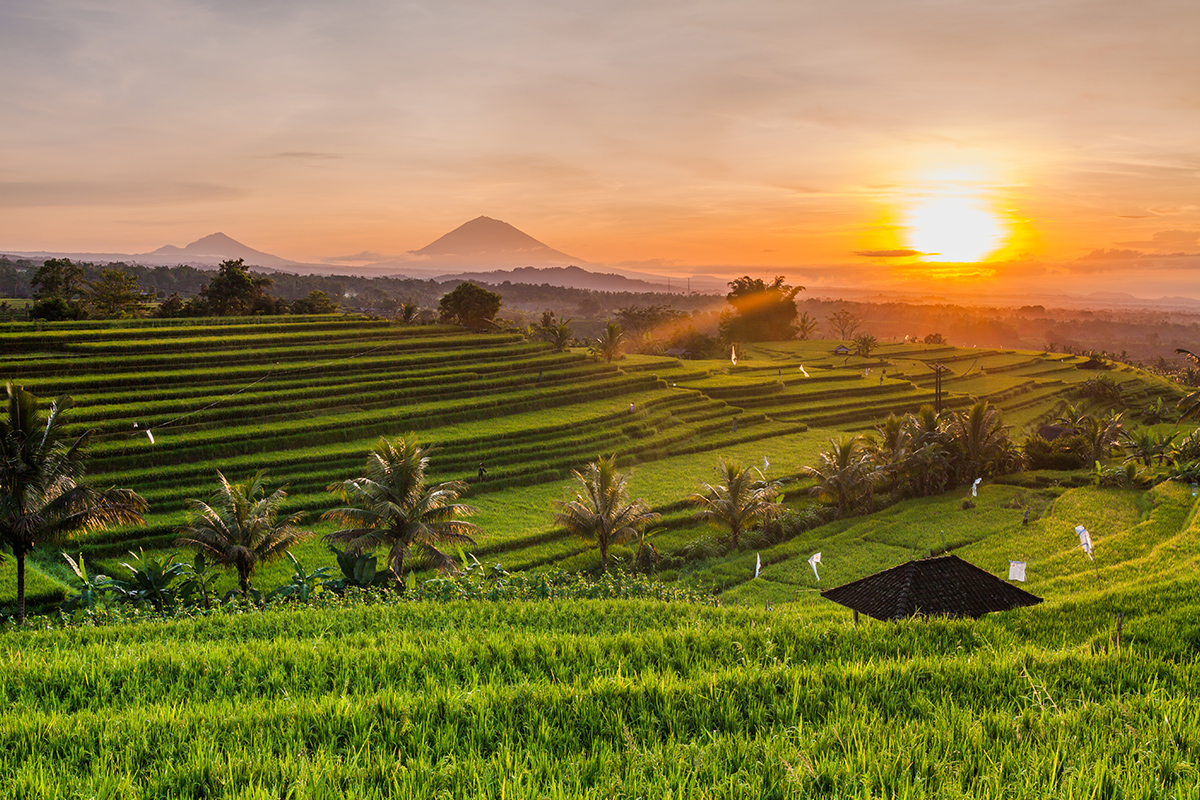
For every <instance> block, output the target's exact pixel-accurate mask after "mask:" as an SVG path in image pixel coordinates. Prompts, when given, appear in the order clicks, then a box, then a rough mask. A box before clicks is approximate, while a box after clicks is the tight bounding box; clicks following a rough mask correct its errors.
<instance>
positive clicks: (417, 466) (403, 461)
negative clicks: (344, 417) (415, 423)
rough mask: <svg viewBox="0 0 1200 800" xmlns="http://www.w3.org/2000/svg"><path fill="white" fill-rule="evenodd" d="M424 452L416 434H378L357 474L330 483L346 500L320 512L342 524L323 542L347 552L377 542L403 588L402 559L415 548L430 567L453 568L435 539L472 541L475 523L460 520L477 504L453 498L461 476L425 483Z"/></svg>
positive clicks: (459, 491) (441, 541) (476, 528)
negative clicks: (388, 436)
mask: <svg viewBox="0 0 1200 800" xmlns="http://www.w3.org/2000/svg"><path fill="white" fill-rule="evenodd" d="M428 469H429V451H428V450H426V449H425V448H423V447H422V446H421V445H420V444H418V443H417V437H416V435H415V434H412V433H410V434H406V435H404V436H400V437H398V438H396V439H395V440H393V441H388V440H387V439H380V440H379V441H378V442H377V443H376V445H375V447H373V448H372V449H371V452H370V453H368V454H367V463H366V467H365V468H364V470H363V476H362V477H361V478H351V479H349V480H346V481H342V482H341V483H335V484H333V485H331V486H330V487H329V491H331V492H337V493H338V494H339V495H340V496H341V498H342V501H343V502H345V503H347V504H348V505H346V506H344V507H341V508H334V509H331V510H329V511H326V512H325V513H324V514H322V515H321V519H322V520H332V521H334V522H337V523H338V524H340V525H344V526H345V527H343V528H342V529H341V530H337V531H334V532H333V533H330V534H326V535H325V536H324V537H323V539H324V540H325V541H326V542H331V543H338V544H345V545H346V553H347V554H348V555H351V556H353V555H356V554H359V553H362V552H365V551H370V550H374V549H376V548H378V547H387V548H388V566H389V568H390V569H391V571H392V578H393V581H394V585H395V587H396V589H397V590H398V591H402V590H403V586H404V584H403V583H402V580H403V578H404V562H405V560H406V559H407V558H408V557H409V555H410V554H411V553H412V552H413V550H418V551H419V552H420V553H421V554H422V555H423V556H424V557H425V559H426V560H427V561H428V562H430V563H431V564H432V565H433V566H435V567H437V568H438V569H441V570H444V571H454V570H455V569H456V566H455V562H454V559H453V558H452V557H451V556H449V555H447V554H445V553H443V552H442V551H441V550H439V549H438V547H437V546H438V545H440V544H454V545H462V544H474V543H475V540H474V539H472V538H471V536H472V534H477V533H478V531H479V526H477V525H475V524H473V523H470V522H467V521H465V520H462V519H459V517H466V516H470V515H471V514H474V513H475V512H476V509H475V508H473V507H471V506H467V505H462V504H460V503H458V502H456V501H457V500H458V498H459V495H461V494H462V492H463V491H464V490H465V489H466V485H465V484H464V483H462V482H461V481H450V482H448V483H439V484H437V485H436V486H427V485H426V484H425V473H426V471H427V470H428Z"/></svg>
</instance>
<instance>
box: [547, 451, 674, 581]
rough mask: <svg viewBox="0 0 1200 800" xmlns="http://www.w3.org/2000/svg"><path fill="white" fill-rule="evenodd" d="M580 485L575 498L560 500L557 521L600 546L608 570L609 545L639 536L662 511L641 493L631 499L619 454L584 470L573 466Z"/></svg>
mask: <svg viewBox="0 0 1200 800" xmlns="http://www.w3.org/2000/svg"><path fill="white" fill-rule="evenodd" d="M571 474H572V475H574V476H575V480H577V481H578V482H579V483H578V487H577V488H576V489H575V490H574V499H572V500H570V501H568V502H565V503H564V502H559V503H557V508H558V513H557V514H556V515H555V522H557V523H558V524H559V525H562V526H563V527H564V528H566V529H567V531H568V532H569V533H572V534H575V535H576V536H578V537H579V538H581V539H583V540H584V541H588V542H591V541H594V542H596V544H597V545H599V547H600V566H601V569H602V570H603V571H604V572H608V548H609V547H610V546H612V545H613V544H616V543H617V542H619V541H622V540H623V539H627V538H630V537H633V536H637V532H638V530H639V529H641V528H642V527H643V526H645V525H648V524H649V523H651V522H656V521H657V520H658V519H660V517H661V515H660V514H658V513H656V512H654V511H651V510H650V507H649V506H648V505H647V504H646V501H645V500H642V499H641V498H640V497H639V498H638V499H636V500H633V501H632V502H631V501H630V500H629V487H628V486H627V481H628V477H629V476H628V475H625V474H623V473H621V472H618V471H617V465H616V457H615V456H609V457H608V458H598V459H596V460H595V461H593V462H592V463H590V464H588V465H587V468H586V469H585V470H584V471H583V472H579V471H578V470H573V471H572V473H571Z"/></svg>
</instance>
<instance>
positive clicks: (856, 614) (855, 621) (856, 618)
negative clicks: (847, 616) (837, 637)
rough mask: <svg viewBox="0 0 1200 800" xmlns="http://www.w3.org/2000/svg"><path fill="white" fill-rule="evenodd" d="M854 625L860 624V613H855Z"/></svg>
mask: <svg viewBox="0 0 1200 800" xmlns="http://www.w3.org/2000/svg"><path fill="white" fill-rule="evenodd" d="M854 624H855V625H857V624H858V612H857V611H855V612H854Z"/></svg>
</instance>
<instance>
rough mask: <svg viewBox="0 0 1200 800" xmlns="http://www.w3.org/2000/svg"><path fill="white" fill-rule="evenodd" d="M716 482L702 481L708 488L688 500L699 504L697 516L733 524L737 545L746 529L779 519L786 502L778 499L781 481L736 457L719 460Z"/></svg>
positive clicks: (732, 538)
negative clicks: (766, 477) (735, 458)
mask: <svg viewBox="0 0 1200 800" xmlns="http://www.w3.org/2000/svg"><path fill="white" fill-rule="evenodd" d="M717 478H718V483H717V484H716V485H712V484H708V483H701V484H700V485H701V486H703V487H704V492H703V493H702V494H701V493H695V494H692V495H691V496H690V497H689V498H688V501H689V502H690V503H692V504H693V505H696V506H699V510H698V511H697V512H696V516H697V517H698V518H700V519H702V520H706V521H709V522H716V523H719V524H722V525H726V526H728V528H729V540H730V543H731V544H732V545H733V546H734V547H735V548H736V547H737V546H738V544H739V541H740V538H741V535H742V533H743V532H744V531H747V530H750V529H751V528H754V527H755V526H756V525H762V524H765V523H767V522H770V521H771V520H774V519H777V518H778V517H779V515H780V514H781V513H782V512H783V506H782V504H780V503H779V502H777V498H778V497H779V491H780V489H779V484H778V483H777V482H776V481H768V480H765V479H764V478H763V477H762V475H761V474H759V475H758V476H757V477H756V473H755V470H754V469H753V468H751V467H743V466H742V465H741V464H738V463H737V462H736V461H726V460H725V459H724V458H722V459H719V460H718V461H717Z"/></svg>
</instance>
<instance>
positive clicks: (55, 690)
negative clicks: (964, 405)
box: [0, 581, 1200, 798]
mask: <svg viewBox="0 0 1200 800" xmlns="http://www.w3.org/2000/svg"><path fill="white" fill-rule="evenodd" d="M1191 588H1192V589H1193V591H1194V590H1195V588H1196V583H1195V582H1194V581H1193V582H1192V584H1191ZM1073 610H1075V609H1067V611H1073ZM1031 617H1032V615H1030V614H1027V613H1026V612H1017V614H1016V615H1005V616H1003V617H996V618H994V620H989V621H984V622H982V623H972V622H928V623H915V624H914V623H907V624H868V625H861V626H857V627H855V626H853V625H848V624H846V623H845V622H836V621H829V620H822V619H815V620H814V619H809V618H806V617H803V616H797V615H796V614H793V613H784V612H781V611H779V610H776V611H766V610H761V609H760V610H751V609H730V608H709V607H703V606H697V605H690V604H673V603H663V602H648V601H553V602H540V603H539V602H510V603H486V602H484V603H481V602H453V603H449V604H430V603H420V604H400V605H391V606H367V607H360V608H350V609H326V610H314V609H308V610H303V609H301V610H297V611H272V612H267V613H264V614H253V615H244V616H238V617H222V616H218V617H215V618H210V619H200V620H193V621H180V622H174V623H142V624H137V625H119V626H114V627H109V628H100V629H90V630H89V629H72V630H68V631H52V632H45V633H38V632H34V631H30V632H26V633H21V634H11V633H10V634H8V635H6V636H5V637H3V638H2V639H0V698H2V702H3V703H4V707H5V711H6V713H5V715H4V717H3V718H0V754H3V755H0V777H2V778H3V779H4V781H5V785H6V787H8V789H7V791H8V792H9V793H10V796H14V797H73V796H80V795H86V796H106V797H161V796H175V797H179V796H197V797H199V796H207V797H211V796H224V797H266V796H271V797H275V796H287V795H289V794H290V795H293V796H296V795H298V796H316V797H324V796H328V797H334V796H339V797H340V796H346V795H354V796H367V797H383V796H390V797H429V796H436V795H437V794H438V793H445V794H446V796H452V797H459V796H472V797H475V796H480V797H501V796H506V797H507V796H522V797H525V796H538V797H638V796H641V797H646V796H654V797H696V796H703V797H739V798H742V797H744V798H751V797H753V798H760V797H797V798H799V797H830V798H833V797H871V798H875V797H879V798H883V797H889V798H890V797H912V798H917V797H931V796H938V797H971V798H1001V797H1004V798H1044V797H1050V796H1135V797H1157V796H1162V797H1171V796H1174V797H1194V796H1195V786H1196V782H1195V770H1194V766H1193V763H1194V761H1195V758H1196V753H1197V748H1200V713H1198V712H1197V708H1196V706H1195V704H1194V703H1193V702H1192V694H1193V693H1194V692H1195V690H1196V688H1197V678H1198V677H1200V676H1198V674H1197V668H1196V666H1195V664H1194V662H1193V661H1192V660H1191V659H1183V660H1172V659H1164V658H1162V657H1161V655H1160V654H1158V653H1157V652H1156V651H1155V649H1154V645H1153V641H1154V636H1159V637H1161V635H1162V632H1161V631H1157V630H1148V631H1147V633H1149V634H1151V635H1150V636H1149V637H1148V642H1147V643H1146V644H1144V645H1139V644H1136V643H1133V644H1126V645H1125V646H1123V647H1122V648H1121V649H1119V650H1118V649H1116V648H1114V647H1108V648H1104V649H1102V650H1098V651H1097V652H1092V650H1091V649H1085V650H1082V651H1081V650H1079V649H1078V646H1079V645H1081V644H1087V643H1088V641H1089V640H1088V637H1086V636H1084V637H1077V638H1075V639H1073V640H1071V641H1067V642H1061V641H1054V642H1048V641H1046V640H1047V639H1055V638H1056V637H1057V635H1058V632H1057V631H1055V630H1053V626H1052V625H1050V626H1038V625H1037V624H1036V623H1037V620H1036V619H1031ZM1014 620H1015V621H1017V622H1018V623H1019V624H1018V625H1016V626H1014V625H1013V624H1011V623H1012V622H1013V621H1014ZM1043 621H1045V620H1044V619H1043ZM1030 623H1033V625H1032V626H1030ZM1022 624H1024V625H1025V626H1026V629H1022V627H1021V625H1022ZM1043 627H1044V628H1045V630H1044V631H1043V629H1042V628H1043ZM1134 633H1135V631H1134V629H1133V626H1132V625H1131V626H1130V635H1131V636H1132V635H1134Z"/></svg>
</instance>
